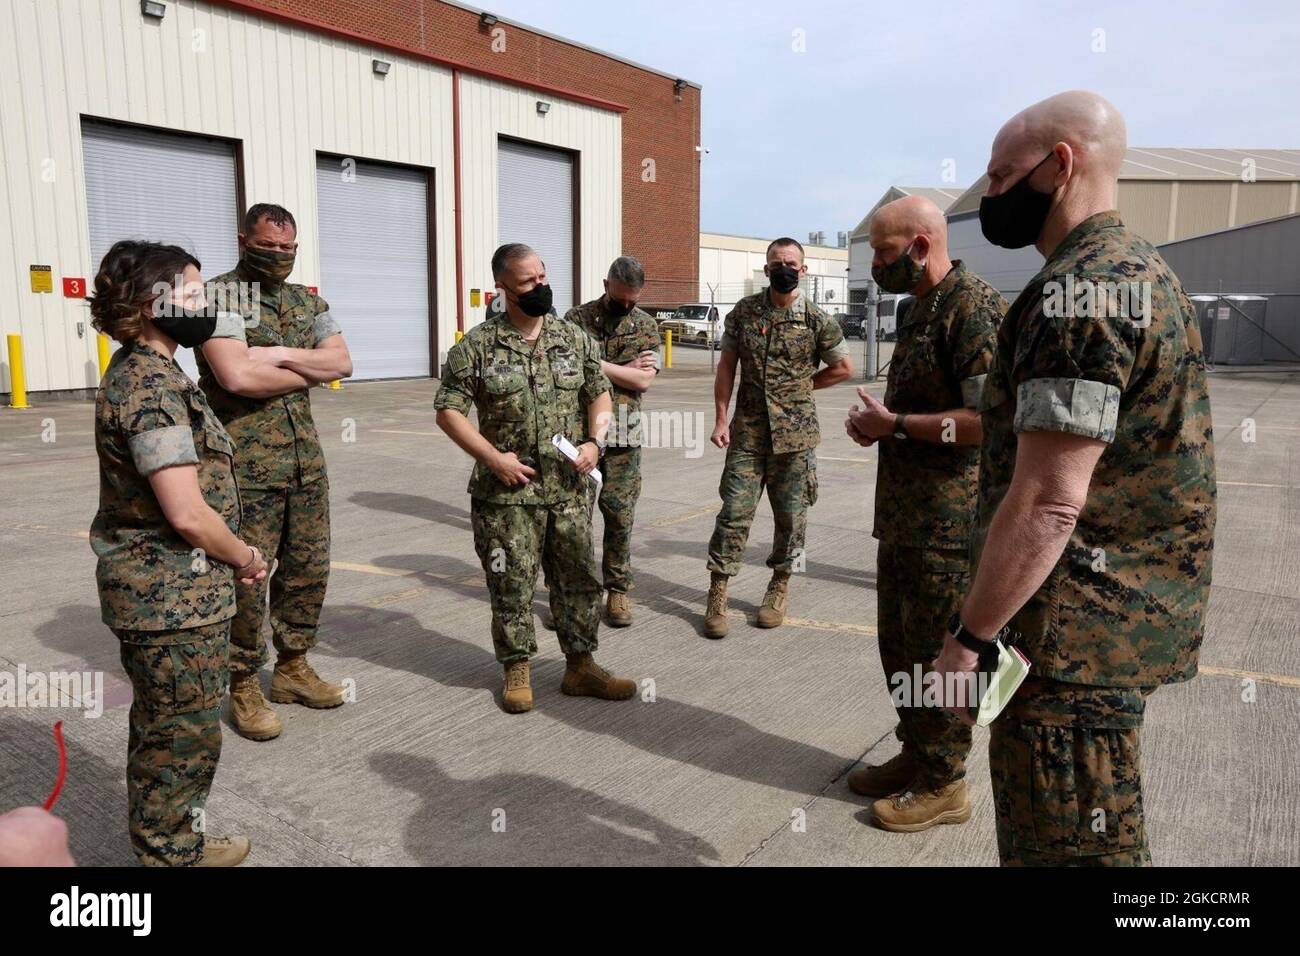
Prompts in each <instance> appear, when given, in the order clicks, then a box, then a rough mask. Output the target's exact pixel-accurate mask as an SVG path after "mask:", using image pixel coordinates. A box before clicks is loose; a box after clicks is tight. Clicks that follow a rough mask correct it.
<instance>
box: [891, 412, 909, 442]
mask: <svg viewBox="0 0 1300 956" xmlns="http://www.w3.org/2000/svg"><path fill="white" fill-rule="evenodd" d="M906 417H907V416H906V415H903V414H898V415H895V416H894V437H895V438H907V437H908V435H907V429H906V428H904V427H903V419H904V418H906Z"/></svg>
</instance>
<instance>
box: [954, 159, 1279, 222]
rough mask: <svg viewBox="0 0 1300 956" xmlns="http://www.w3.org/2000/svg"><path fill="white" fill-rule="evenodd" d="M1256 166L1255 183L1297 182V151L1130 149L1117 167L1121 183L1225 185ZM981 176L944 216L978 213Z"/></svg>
mask: <svg viewBox="0 0 1300 956" xmlns="http://www.w3.org/2000/svg"><path fill="white" fill-rule="evenodd" d="M1248 159H1249V160H1253V161H1254V163H1255V170H1254V172H1255V179H1256V180H1257V181H1260V182H1263V181H1274V182H1291V181H1293V180H1300V149H1189V148H1183V147H1179V148H1169V147H1154V146H1150V147H1142V146H1130V147H1129V148H1128V151H1127V152H1126V153H1125V155H1124V164H1123V165H1122V166H1121V167H1120V170H1119V178H1120V179H1155V180H1162V181H1166V182H1172V181H1174V180H1200V181H1202V182H1204V181H1207V180H1209V181H1222V182H1228V181H1231V180H1234V179H1240V178H1241V174H1242V171H1243V169H1244V168H1245V167H1243V165H1242V164H1243V162H1244V161H1245V160H1248ZM988 185H989V178H988V176H984V175H981V176H980V178H979V179H977V180H976V181H975V182H974V184H972V185H971V187H970V188H969V189H967V190H966V191H965V192H964V193H962V194H961V196H959V197H958V198H957V200H956V201H955V202H954V203H953V204H952V205H951V206H949V207H948V209H947V210H946V212H947V213H948V215H950V216H955V215H958V214H960V213H964V212H974V211H975V210H977V209H979V206H980V199H982V198H983V197H984V191H985V190H986V189H988Z"/></svg>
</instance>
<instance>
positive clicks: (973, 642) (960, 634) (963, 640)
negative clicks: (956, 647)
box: [948, 614, 1001, 654]
mask: <svg viewBox="0 0 1300 956" xmlns="http://www.w3.org/2000/svg"><path fill="white" fill-rule="evenodd" d="M948 633H949V634H951V635H952V638H953V640H955V641H956V642H957V643H958V644H960V645H961V646H962V647H964V648H966V649H967V650H971V651H974V652H975V653H976V654H986V653H988V651H989V650H990V649H991V648H992V647H993V645H994V643H995V642H996V641H997V639H998V637H1000V636H1001V634H998V635H995V636H994V637H993V639H992V640H987V641H986V640H985V639H984V638H982V637H976V636H975V635H974V634H972V633H971V632H970V630H969V629H967V627H966V625H965V624H963V623H962V622H961V614H954V615H953V616H952V617H951V618H950V619H949V621H948Z"/></svg>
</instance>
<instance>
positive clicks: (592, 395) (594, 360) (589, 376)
mask: <svg viewBox="0 0 1300 956" xmlns="http://www.w3.org/2000/svg"><path fill="white" fill-rule="evenodd" d="M581 340H582V341H581V348H582V403H583V404H584V405H590V404H591V403H592V402H594V401H595V400H596V399H598V398H600V396H602V395H604V394H605V393H606V392H608V391H609V390H610V385H609V378H608V377H607V376H606V375H605V373H604V371H602V370H601V367H600V346H598V345H597V344H596V340H595V339H593V338H592V337H591V336H590V335H588V334H587V333H586V330H584V331H583V333H582V336H581Z"/></svg>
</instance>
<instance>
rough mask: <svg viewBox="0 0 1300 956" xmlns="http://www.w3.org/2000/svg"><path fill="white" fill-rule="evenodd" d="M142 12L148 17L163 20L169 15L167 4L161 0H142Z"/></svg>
mask: <svg viewBox="0 0 1300 956" xmlns="http://www.w3.org/2000/svg"><path fill="white" fill-rule="evenodd" d="M140 12H141V13H142V14H144V15H145V16H146V17H153V18H154V19H155V20H161V19H162V18H163V17H165V16H167V4H165V3H162V2H161V0H140Z"/></svg>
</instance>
